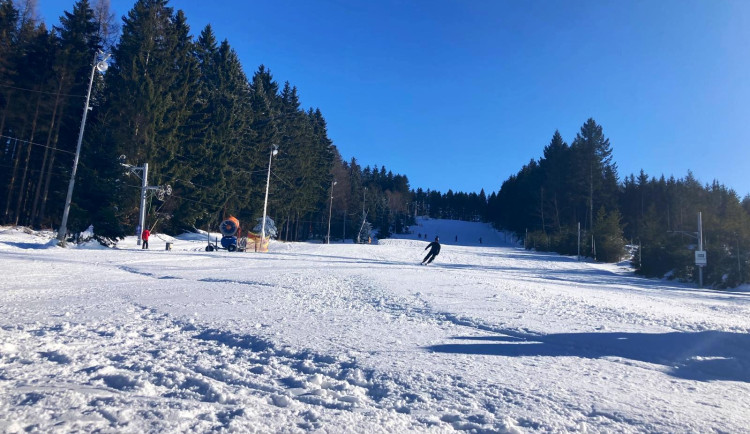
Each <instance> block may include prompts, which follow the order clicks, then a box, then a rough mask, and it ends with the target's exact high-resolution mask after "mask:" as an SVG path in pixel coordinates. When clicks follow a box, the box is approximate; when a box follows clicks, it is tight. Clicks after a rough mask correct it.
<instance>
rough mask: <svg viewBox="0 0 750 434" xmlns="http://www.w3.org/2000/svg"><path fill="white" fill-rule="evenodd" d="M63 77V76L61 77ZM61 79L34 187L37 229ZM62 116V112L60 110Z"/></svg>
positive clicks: (34, 223) (32, 221)
mask: <svg viewBox="0 0 750 434" xmlns="http://www.w3.org/2000/svg"><path fill="white" fill-rule="evenodd" d="M63 77H64V76H63ZM62 83H63V79H62V78H61V79H60V85H59V86H58V88H57V95H56V96H55V108H54V109H53V110H52V120H51V121H50V125H49V133H48V134H47V147H46V148H44V157H43V158H42V169H41V170H40V171H39V181H38V182H37V185H36V192H35V193H34V205H33V206H32V207H31V226H32V227H34V228H38V226H39V219H38V215H37V208H38V206H39V198H40V196H41V192H42V186H43V185H44V171H45V169H46V168H47V160H48V156H49V154H50V147H51V145H50V144H51V143H52V136H53V135H54V131H55V121H56V120H57V108H58V107H59V105H60V93H61V92H62ZM61 115H62V110H61Z"/></svg>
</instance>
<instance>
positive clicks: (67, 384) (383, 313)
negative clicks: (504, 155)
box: [0, 220, 750, 433]
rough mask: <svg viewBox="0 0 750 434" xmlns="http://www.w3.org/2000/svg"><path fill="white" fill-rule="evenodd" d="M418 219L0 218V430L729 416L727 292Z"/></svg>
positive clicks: (747, 389) (552, 423) (739, 329)
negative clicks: (218, 243) (229, 223)
mask: <svg viewBox="0 0 750 434" xmlns="http://www.w3.org/2000/svg"><path fill="white" fill-rule="evenodd" d="M420 225H421V226H414V227H413V228H412V231H413V234H410V235H409V236H406V237H404V236H402V237H400V239H390V240H380V242H379V243H378V244H372V245H355V244H331V245H325V244H310V243H281V242H275V243H272V244H271V251H270V252H269V253H265V254H263V253H236V252H235V253H229V252H227V251H218V252H211V253H208V252H205V251H204V247H205V240H204V239H203V238H202V236H200V235H199V236H185V237H178V238H177V239H172V238H167V237H164V236H162V237H161V238H159V237H158V236H156V237H152V239H151V242H150V244H151V249H150V250H141V249H140V248H139V247H138V246H136V240H135V238H128V239H126V240H124V241H122V242H120V243H119V245H118V246H117V248H115V249H107V248H98V247H96V246H92V245H85V246H82V247H69V248H60V247H57V246H56V245H55V243H54V241H53V240H52V234H51V233H45V232H33V231H29V230H21V229H16V228H9V227H5V228H0V273H1V275H2V277H0V300H1V302H0V432H10V433H13V432H24V431H32V432H74V431H86V432H89V431H104V432H158V431H169V432H184V431H198V432H205V431H216V430H223V429H224V430H227V431H236V432H248V431H249V432H303V431H324V432H407V431H409V432H415V431H416V432H451V431H454V430H459V431H467V432H513V433H515V432H529V431H543V432H550V431H553V432H560V431H590V432H634V431H638V432H642V431H649V432H741V431H747V430H749V429H750V399H749V398H748V397H749V396H750V335H749V334H748V331H749V330H750V298H749V295H748V293H747V292H739V291H738V292H718V291H711V290H700V289H696V288H692V287H688V286H685V285H680V284H676V283H672V282H665V281H659V280H647V279H642V278H638V277H635V276H633V275H632V272H631V271H630V270H629V269H627V268H625V267H622V266H617V265H602V264H592V263H586V262H577V261H576V260H575V258H571V257H565V256H559V255H553V254H545V253H535V252H528V251H525V250H523V249H519V248H518V247H517V246H516V245H514V244H511V243H512V242H513V241H514V240H512V239H510V238H508V237H506V236H505V235H502V234H499V233H497V232H495V231H493V230H491V229H490V228H488V227H487V226H486V225H483V224H480V223H466V222H450V221H441V220H421V221H420ZM425 234H426V235H427V237H428V238H427V239H426V240H425V238H424V235H425ZM436 235H439V236H440V239H441V242H443V248H442V250H441V252H440V255H439V256H438V257H437V259H436V260H435V262H433V263H432V264H431V265H429V266H421V265H419V263H420V261H421V260H422V257H423V256H424V255H425V253H426V252H424V250H423V249H424V247H425V246H426V245H427V242H428V241H431V240H432V239H434V237H435V236H436ZM417 236H419V238H418V237H417ZM480 237H481V238H482V244H479V238H480ZM166 240H169V241H170V242H173V247H172V250H171V251H166V250H165V249H164V247H165V241H166Z"/></svg>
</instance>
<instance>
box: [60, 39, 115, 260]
mask: <svg viewBox="0 0 750 434" xmlns="http://www.w3.org/2000/svg"><path fill="white" fill-rule="evenodd" d="M100 55H102V56H103V59H102V60H100V61H98V62H97V61H96V59H97V57H99V56H100ZM109 56H110V55H109V54H107V55H104V54H103V53H102V52H101V51H99V52H97V53H96V54H95V55H94V65H93V67H92V68H91V78H89V91H88V93H87V94H86V103H85V104H84V106H83V118H82V119H81V129H80V130H79V131H78V144H77V145H76V156H75V158H74V159H73V171H72V172H71V173H70V183H69V184H68V195H67V196H66V198H65V208H64V209H63V217H62V222H61V223H60V229H59V230H58V231H57V240H58V241H59V244H60V245H61V246H65V235H67V233H68V214H70V202H71V201H72V200H73V187H74V186H75V183H76V171H77V170H78V159H79V157H80V156H81V143H82V142H83V130H84V129H85V128H86V115H88V114H89V110H91V107H89V101H90V100H91V86H92V85H93V84H94V73H95V72H96V71H97V70H99V72H104V71H106V70H107V68H108V67H109V65H108V64H107V59H109Z"/></svg>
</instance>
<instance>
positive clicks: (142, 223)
mask: <svg viewBox="0 0 750 434" xmlns="http://www.w3.org/2000/svg"><path fill="white" fill-rule="evenodd" d="M120 165H121V166H123V167H127V168H128V169H129V170H130V171H131V172H132V173H135V174H136V176H137V175H138V173H136V172H141V174H140V177H141V205H140V211H139V213H138V233H137V234H136V238H137V245H139V246H140V245H141V234H142V233H143V230H144V229H146V195H147V194H148V191H149V190H154V191H156V194H157V196H158V197H159V199H160V200H164V195H165V194H166V195H167V196H170V195H171V194H172V187H171V186H170V185H163V186H162V185H148V163H143V166H131V165H130V164H127V163H125V156H124V155H121V156H120Z"/></svg>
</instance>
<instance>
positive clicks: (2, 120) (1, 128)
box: [0, 91, 13, 136]
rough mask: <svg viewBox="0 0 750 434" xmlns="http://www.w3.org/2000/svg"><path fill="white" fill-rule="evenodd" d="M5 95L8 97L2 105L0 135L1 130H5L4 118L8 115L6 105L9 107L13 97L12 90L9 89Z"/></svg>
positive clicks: (0, 133)
mask: <svg viewBox="0 0 750 434" xmlns="http://www.w3.org/2000/svg"><path fill="white" fill-rule="evenodd" d="M7 97H8V99H7V100H6V103H5V107H3V117H2V118H0V136H1V135H2V134H3V131H5V119H6V118H7V117H8V107H10V102H11V100H12V99H13V92H11V91H9V92H8V93H7Z"/></svg>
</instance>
